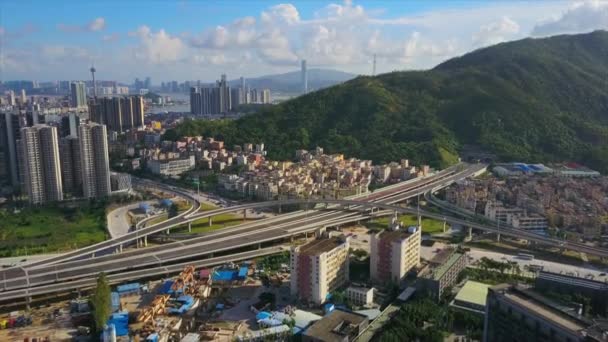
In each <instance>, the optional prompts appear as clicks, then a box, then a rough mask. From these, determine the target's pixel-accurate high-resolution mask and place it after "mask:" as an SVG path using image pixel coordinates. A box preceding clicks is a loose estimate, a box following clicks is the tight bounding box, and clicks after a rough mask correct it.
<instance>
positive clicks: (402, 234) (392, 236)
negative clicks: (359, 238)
mask: <svg viewBox="0 0 608 342" xmlns="http://www.w3.org/2000/svg"><path fill="white" fill-rule="evenodd" d="M412 235H414V233H409V232H408V231H407V229H403V230H384V231H382V232H380V237H379V238H380V239H382V240H388V241H391V242H394V241H401V240H404V239H407V238H409V237H410V236H412Z"/></svg>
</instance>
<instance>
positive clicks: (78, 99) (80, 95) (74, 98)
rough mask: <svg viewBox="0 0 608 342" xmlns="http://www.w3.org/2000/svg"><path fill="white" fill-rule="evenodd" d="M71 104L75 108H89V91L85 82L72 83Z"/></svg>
mask: <svg viewBox="0 0 608 342" xmlns="http://www.w3.org/2000/svg"><path fill="white" fill-rule="evenodd" d="M70 94H71V98H70V101H71V102H70V103H71V105H72V107H73V108H84V107H86V106H87V90H86V86H85V84H84V82H72V83H70Z"/></svg>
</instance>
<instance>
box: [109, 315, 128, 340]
mask: <svg viewBox="0 0 608 342" xmlns="http://www.w3.org/2000/svg"><path fill="white" fill-rule="evenodd" d="M106 324H107V325H108V326H109V325H111V324H113V325H114V328H115V329H116V336H126V335H128V334H129V313H128V312H126V311H123V312H117V313H115V314H112V316H110V319H109V320H108V322H107V323H106Z"/></svg>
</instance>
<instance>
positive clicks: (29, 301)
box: [25, 296, 32, 311]
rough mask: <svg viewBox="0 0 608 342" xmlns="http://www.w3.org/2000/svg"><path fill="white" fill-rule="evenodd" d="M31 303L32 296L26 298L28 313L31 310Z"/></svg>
mask: <svg viewBox="0 0 608 342" xmlns="http://www.w3.org/2000/svg"><path fill="white" fill-rule="evenodd" d="M31 303H32V297H31V296H27V297H25V309H26V310H27V311H30V310H31V305H30V304H31Z"/></svg>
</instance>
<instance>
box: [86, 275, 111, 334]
mask: <svg viewBox="0 0 608 342" xmlns="http://www.w3.org/2000/svg"><path fill="white" fill-rule="evenodd" d="M90 301H91V305H92V306H93V319H94V321H95V329H96V330H97V331H101V330H102V329H103V327H104V325H105V324H106V322H107V321H108V318H109V317H110V313H111V312H112V298H111V294H110V284H109V283H108V278H107V277H106V274H105V273H103V272H101V273H100V274H99V276H98V277H97V286H96V287H95V291H94V292H93V295H92V296H91V300H90Z"/></svg>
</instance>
